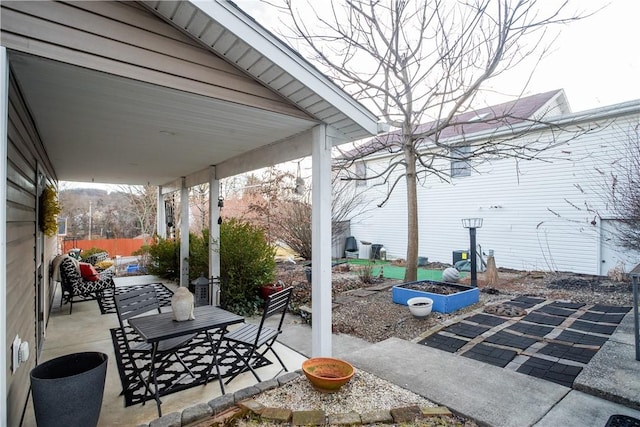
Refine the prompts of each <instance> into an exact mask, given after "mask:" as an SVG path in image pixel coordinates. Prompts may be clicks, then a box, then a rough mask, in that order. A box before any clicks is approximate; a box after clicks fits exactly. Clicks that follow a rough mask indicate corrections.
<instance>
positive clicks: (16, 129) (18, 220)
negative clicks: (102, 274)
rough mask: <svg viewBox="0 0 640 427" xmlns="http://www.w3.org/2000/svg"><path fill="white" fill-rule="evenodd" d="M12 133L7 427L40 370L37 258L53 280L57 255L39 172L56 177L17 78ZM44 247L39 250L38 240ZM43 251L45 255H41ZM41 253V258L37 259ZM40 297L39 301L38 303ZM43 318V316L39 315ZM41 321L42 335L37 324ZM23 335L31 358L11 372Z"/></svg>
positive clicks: (15, 420) (43, 300) (44, 299)
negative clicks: (48, 233)
mask: <svg viewBox="0 0 640 427" xmlns="http://www.w3.org/2000/svg"><path fill="white" fill-rule="evenodd" d="M7 127H8V129H7V176H6V180H7V228H6V233H7V234H6V237H7V261H6V266H3V269H5V271H6V282H7V312H6V332H7V334H6V337H7V342H6V343H5V344H4V348H5V349H7V366H5V368H4V372H5V378H6V385H7V425H10V426H14V425H19V423H20V417H21V415H22V412H23V408H24V406H25V404H26V402H27V398H28V396H29V372H30V371H31V369H32V368H33V367H34V366H35V365H36V360H37V357H38V354H39V348H38V344H40V340H41V338H42V333H43V332H44V331H43V329H42V328H43V326H44V322H45V321H46V317H44V315H45V314H46V313H48V307H47V306H48V301H49V297H48V295H49V294H50V291H49V290H48V289H46V288H45V287H44V286H43V288H42V291H41V292H40V293H38V292H37V290H36V289H37V288H36V265H37V264H38V265H39V264H40V262H37V261H36V258H38V259H40V260H45V261H44V262H43V263H42V267H43V271H42V274H43V276H44V277H45V278H46V277H48V274H49V268H48V262H46V260H48V259H50V258H51V255H52V254H53V250H54V249H55V239H43V238H42V233H41V232H40V231H39V230H38V228H37V224H36V218H37V216H36V212H37V211H36V205H37V199H38V198H37V190H38V186H37V183H36V180H37V178H36V177H37V171H38V170H39V171H40V173H43V174H47V175H49V176H51V168H50V165H49V163H48V161H47V159H46V157H45V156H43V153H44V151H43V147H42V144H41V143H40V141H39V139H38V136H37V131H36V129H35V126H34V124H33V122H32V121H31V115H30V114H29V112H28V109H27V106H26V105H25V104H24V102H23V100H22V97H21V95H20V92H19V89H18V88H17V85H16V84H15V81H14V80H13V78H12V77H11V78H10V84H9V104H8V126H7ZM38 239H40V241H43V242H44V243H43V244H42V246H41V247H38V248H37V247H36V242H37V240H38ZM38 249H39V250H38ZM38 252H40V254H38V255H36V254H37V253H38ZM38 296H39V298H40V299H39V301H38ZM38 308H39V309H40V310H41V311H42V315H43V316H42V317H40V316H37V312H36V310H37V309H38ZM37 318H41V323H40V329H38V327H37V324H36V319H37ZM16 335H18V336H20V338H21V339H22V340H23V341H27V342H28V343H29V347H30V350H31V357H30V358H29V361H27V362H26V363H24V364H22V365H20V367H19V368H18V370H17V371H16V372H15V373H12V372H11V344H12V341H13V339H14V338H15V336H16Z"/></svg>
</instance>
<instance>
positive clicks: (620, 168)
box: [607, 124, 640, 252]
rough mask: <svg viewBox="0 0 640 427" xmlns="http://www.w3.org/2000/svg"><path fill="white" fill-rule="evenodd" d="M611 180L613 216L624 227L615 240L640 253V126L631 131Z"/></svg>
mask: <svg viewBox="0 0 640 427" xmlns="http://www.w3.org/2000/svg"><path fill="white" fill-rule="evenodd" d="M608 178H609V179H608V191H607V194H608V199H609V200H608V202H609V209H610V213H611V214H612V215H613V216H614V217H615V218H617V219H618V220H619V221H620V224H621V226H620V228H619V229H618V230H617V232H616V233H615V240H616V241H617V243H618V245H620V246H621V247H623V248H626V249H631V250H634V251H639V252H640V124H636V125H635V126H634V127H633V128H631V129H630V130H629V132H628V135H627V141H626V143H625V150H624V152H623V153H621V158H620V159H619V161H618V162H617V168H616V169H615V171H614V172H611V173H610V176H609V177H608Z"/></svg>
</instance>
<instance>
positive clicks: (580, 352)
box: [538, 343, 598, 364]
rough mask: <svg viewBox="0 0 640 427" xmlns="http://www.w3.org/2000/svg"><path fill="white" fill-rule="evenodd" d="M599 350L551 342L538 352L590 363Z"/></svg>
mask: <svg viewBox="0 0 640 427" xmlns="http://www.w3.org/2000/svg"><path fill="white" fill-rule="evenodd" d="M597 352H598V351H597V350H592V349H590V348H581V347H574V346H571V345H565V344H558V343H549V344H547V345H545V346H544V347H542V348H541V349H540V350H539V351H538V353H542V354H546V355H547V356H553V357H557V358H558V359H568V360H573V361H575V362H580V363H585V364H586V363H589V361H590V360H591V358H592V357H593V356H595V355H596V353H597Z"/></svg>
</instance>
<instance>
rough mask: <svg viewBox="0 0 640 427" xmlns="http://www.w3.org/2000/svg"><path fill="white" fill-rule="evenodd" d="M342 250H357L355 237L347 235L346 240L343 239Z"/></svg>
mask: <svg viewBox="0 0 640 427" xmlns="http://www.w3.org/2000/svg"><path fill="white" fill-rule="evenodd" d="M344 250H345V251H349V252H354V251H357V250H358V242H357V241H356V238H355V237H353V236H349V237H347V240H346V241H345V244H344Z"/></svg>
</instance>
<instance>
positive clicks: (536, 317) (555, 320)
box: [522, 311, 565, 326]
mask: <svg viewBox="0 0 640 427" xmlns="http://www.w3.org/2000/svg"><path fill="white" fill-rule="evenodd" d="M522 320H524V321H525V322H531V323H540V324H542V325H552V326H558V325H559V324H561V323H562V322H564V321H565V318H564V317H560V316H552V315H547V314H544V313H540V312H539V311H532V312H531V313H529V314H527V315H526V316H525V317H524V318H523V319H522Z"/></svg>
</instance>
